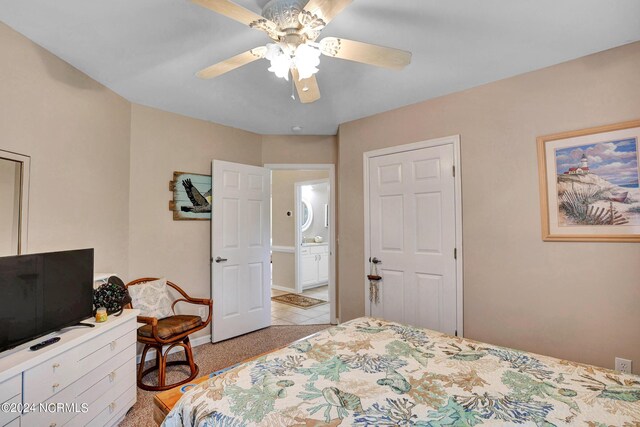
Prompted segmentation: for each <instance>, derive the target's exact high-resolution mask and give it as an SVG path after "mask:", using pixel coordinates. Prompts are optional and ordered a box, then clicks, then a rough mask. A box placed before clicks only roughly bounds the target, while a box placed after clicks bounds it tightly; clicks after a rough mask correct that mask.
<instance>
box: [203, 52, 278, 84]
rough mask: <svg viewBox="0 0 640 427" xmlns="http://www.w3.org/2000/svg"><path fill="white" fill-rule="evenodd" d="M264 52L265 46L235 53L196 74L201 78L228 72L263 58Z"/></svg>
mask: <svg viewBox="0 0 640 427" xmlns="http://www.w3.org/2000/svg"><path fill="white" fill-rule="evenodd" d="M266 52H267V48H266V47H264V46H262V47H257V48H255V49H251V50H248V51H246V52H243V53H241V54H240V55H236V56H234V57H233V58H229V59H227V60H226V61H222V62H218V63H217V64H214V65H212V66H210V67H207V68H205V69H204V70H200V71H198V73H197V74H196V75H197V76H198V77H200V78H201V79H212V78H214V77H218V76H220V75H222V74H224V73H228V72H229V71H232V70H235V69H236V68H239V67H242V66H243V65H247V64H250V63H251V62H253V61H255V60H257V59H260V58H264V55H265V53H266Z"/></svg>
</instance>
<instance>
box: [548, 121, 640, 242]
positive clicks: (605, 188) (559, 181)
mask: <svg viewBox="0 0 640 427" xmlns="http://www.w3.org/2000/svg"><path fill="white" fill-rule="evenodd" d="M537 142H538V168H539V179H540V206H541V217H542V239H543V240H545V241H569V242H579V241H583V242H640V186H639V184H638V181H639V177H640V170H639V169H638V152H639V148H640V146H639V142H640V120H635V121H631V122H624V123H617V124H614V125H608V126H601V127H597V128H591V129H583V130H579V131H572V132H564V133H560V134H555V135H548V136H543V137H540V138H538V141H537Z"/></svg>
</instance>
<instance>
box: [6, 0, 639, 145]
mask: <svg viewBox="0 0 640 427" xmlns="http://www.w3.org/2000/svg"><path fill="white" fill-rule="evenodd" d="M266 1H267V0H237V2H238V3H239V4H241V5H242V6H244V7H246V8H248V9H251V10H253V11H256V12H258V13H259V11H260V10H261V7H262V6H263V5H264V4H265V3H266ZM0 19H1V20H2V21H3V22H5V23H6V24H8V25H9V26H11V27H12V28H14V29H15V30H17V31H19V32H21V33H22V34H24V35H25V36H27V37H28V38H30V39H31V40H33V41H34V42H36V43H38V44H39V45H41V46H43V47H44V48H46V49H47V50H49V51H51V52H53V53H54V54H55V55H57V56H59V57H61V58H62V59H64V60H65V61H67V62H69V63H71V64H72V65H74V66H75V67H77V68H79V69H80V70H82V71H84V72H85V73H87V74H88V75H89V76H91V77H93V78H94V79H96V80H97V81H99V82H101V83H102V84H104V85H106V86H107V87H109V88H111V89H112V90H114V91H115V92H117V93H118V94H120V95H122V96H123V97H125V98H127V99H128V100H130V101H132V102H135V103H139V104H144V105H149V106H152V107H156V108H160V109H162V110H167V111H172V112H176V113H180V114H184V115H187V116H191V117H196V118H200V119H205V120H210V121H213V122H216V123H221V124H224V125H229V126H233V127H237V128H241V129H246V130H249V131H253V132H257V133H263V134H290V133H292V130H291V127H292V126H302V127H303V131H302V132H301V133H303V134H335V133H336V130H337V128H338V125H339V124H340V123H344V122H347V121H350V120H354V119H358V118H361V117H366V116H369V115H372V114H375V113H379V112H383V111H387V110H391V109H394V108H397V107H401V106H404V105H408V104H413V103H416V102H419V101H423V100H426V99H429V98H434V97H437V96H440V95H444V94H447V93H452V92H456V91H459V90H462V89H466V88H470V87H473V86H477V85H480V84H483V83H487V82H491V81H495V80H499V79H502V78H505V77H509V76H513V75H517V74H521V73H524V72H527V71H531V70H535V69H539V68H542V67H546V66H549V65H552V64H557V63H560V62H563V61H567V60H570V59H573V58H578V57H581V56H584V55H588V54H591V53H594V52H599V51H602V50H605V49H608V48H612V47H615V46H619V45H622V44H625V43H629V42H633V41H637V40H640V1H638V0H609V1H603V0H561V1H559V0H517V1H516V0H482V1H479V0H448V1H444V0H395V1H389V0H354V2H353V4H352V5H351V6H349V7H348V8H347V9H346V10H345V11H344V12H343V13H342V14H340V15H339V16H338V17H336V18H335V19H334V20H333V21H332V22H331V23H330V24H329V25H328V26H327V27H326V28H325V30H324V31H323V33H322V36H328V35H331V36H338V37H344V38H350V39H354V40H358V41H364V42H369V43H375V44H381V45H386V46H391V47H396V48H400V49H405V50H409V51H411V52H413V62H412V64H411V65H410V66H409V67H407V68H406V69H405V70H403V71H400V72H398V71H389V70H385V69H378V68H374V67H371V66H367V65H362V64H357V63H354V62H349V61H342V60H338V59H335V58H328V57H323V58H322V62H321V64H320V72H319V74H318V75H317V78H318V82H319V85H320V90H321V94H322V98H321V99H320V100H319V101H317V102H315V103H313V104H308V105H302V104H300V103H299V102H298V101H293V100H291V98H290V95H291V83H287V82H285V81H284V80H280V79H277V78H276V77H275V76H274V75H273V74H272V73H270V72H267V68H268V65H267V64H268V63H267V61H266V60H260V61H256V62H254V63H252V64H250V65H247V66H245V67H243V68H240V69H238V70H235V71H232V72H230V73H228V74H226V75H223V76H221V77H218V78H216V79H213V80H200V79H198V78H196V77H195V72H196V71H198V70H200V69H202V68H204V67H206V66H208V65H211V64H213V63H216V62H219V61H221V60H224V59H227V58H229V57H231V56H234V55H235V54H238V53H240V52H244V51H246V50H248V49H250V48H253V47H256V46H261V45H264V44H266V43H267V42H268V41H269V39H268V38H267V37H266V35H265V34H264V33H262V32H261V31H258V30H252V29H250V28H247V27H244V26H243V25H241V24H239V23H237V22H235V21H232V20H230V19H228V18H226V17H224V16H220V15H217V14H216V13H214V12H212V11H210V10H207V9H203V8H201V7H199V6H196V5H194V4H192V3H190V2H189V1H188V0H101V1H98V0H55V1H52V0H0ZM322 36H321V37H322Z"/></svg>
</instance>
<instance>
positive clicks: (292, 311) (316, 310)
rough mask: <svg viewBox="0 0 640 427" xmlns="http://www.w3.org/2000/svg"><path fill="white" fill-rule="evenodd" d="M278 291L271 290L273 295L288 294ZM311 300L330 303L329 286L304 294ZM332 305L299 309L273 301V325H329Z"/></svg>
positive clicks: (307, 291)
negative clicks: (316, 299) (315, 299)
mask: <svg viewBox="0 0 640 427" xmlns="http://www.w3.org/2000/svg"><path fill="white" fill-rule="evenodd" d="M286 293H287V292H282V291H279V290H276V289H271V295H272V296H277V295H282V294H286ZM303 295H306V296H308V297H311V298H319V299H322V300H325V301H329V286H320V287H317V288H313V289H309V290H306V291H304V292H303ZM329 310H330V305H329V304H324V305H319V306H316V307H312V308H309V309H304V308H298V307H294V306H292V305H287V304H282V303H279V302H276V301H271V324H272V325H315V324H322V323H329Z"/></svg>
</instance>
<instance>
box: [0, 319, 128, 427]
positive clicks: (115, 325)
mask: <svg viewBox="0 0 640 427" xmlns="http://www.w3.org/2000/svg"><path fill="white" fill-rule="evenodd" d="M137 314H138V310H125V311H124V313H123V314H122V315H121V316H119V317H116V316H109V320H108V321H107V322H105V323H95V321H93V320H92V319H89V320H87V321H85V323H93V324H95V325H96V326H95V327H94V328H86V327H73V328H68V329H64V330H63V331H61V332H59V333H57V334H54V335H49V336H47V337H46V338H50V337H51V336H59V337H60V338H61V340H60V341H58V342H57V343H55V344H53V345H50V346H48V347H45V348H43V349H41V350H38V351H31V350H29V346H30V345H33V344H35V343H37V342H40V341H42V340H44V339H45V337H43V338H40V339H36V340H34V341H33V342H30V343H27V344H24V345H22V346H20V347H18V348H15V349H12V350H9V351H6V352H4V353H1V354H0V402H6V403H10V404H9V405H6V404H3V405H2V409H1V410H0V426H5V425H9V426H11V427H14V426H23V427H32V426H44V427H46V426H50V427H62V426H111V425H115V424H117V423H118V422H119V421H120V420H121V419H122V417H124V415H125V414H126V412H127V411H128V410H129V409H130V408H131V407H132V406H133V404H134V403H135V402H136V328H137V326H138V325H137V323H136V316H137ZM12 404H15V405H12ZM25 405H29V407H27V408H25V409H24V411H23V413H19V412H15V411H9V412H7V411H6V409H7V408H11V409H16V408H22V407H24V406H25Z"/></svg>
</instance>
